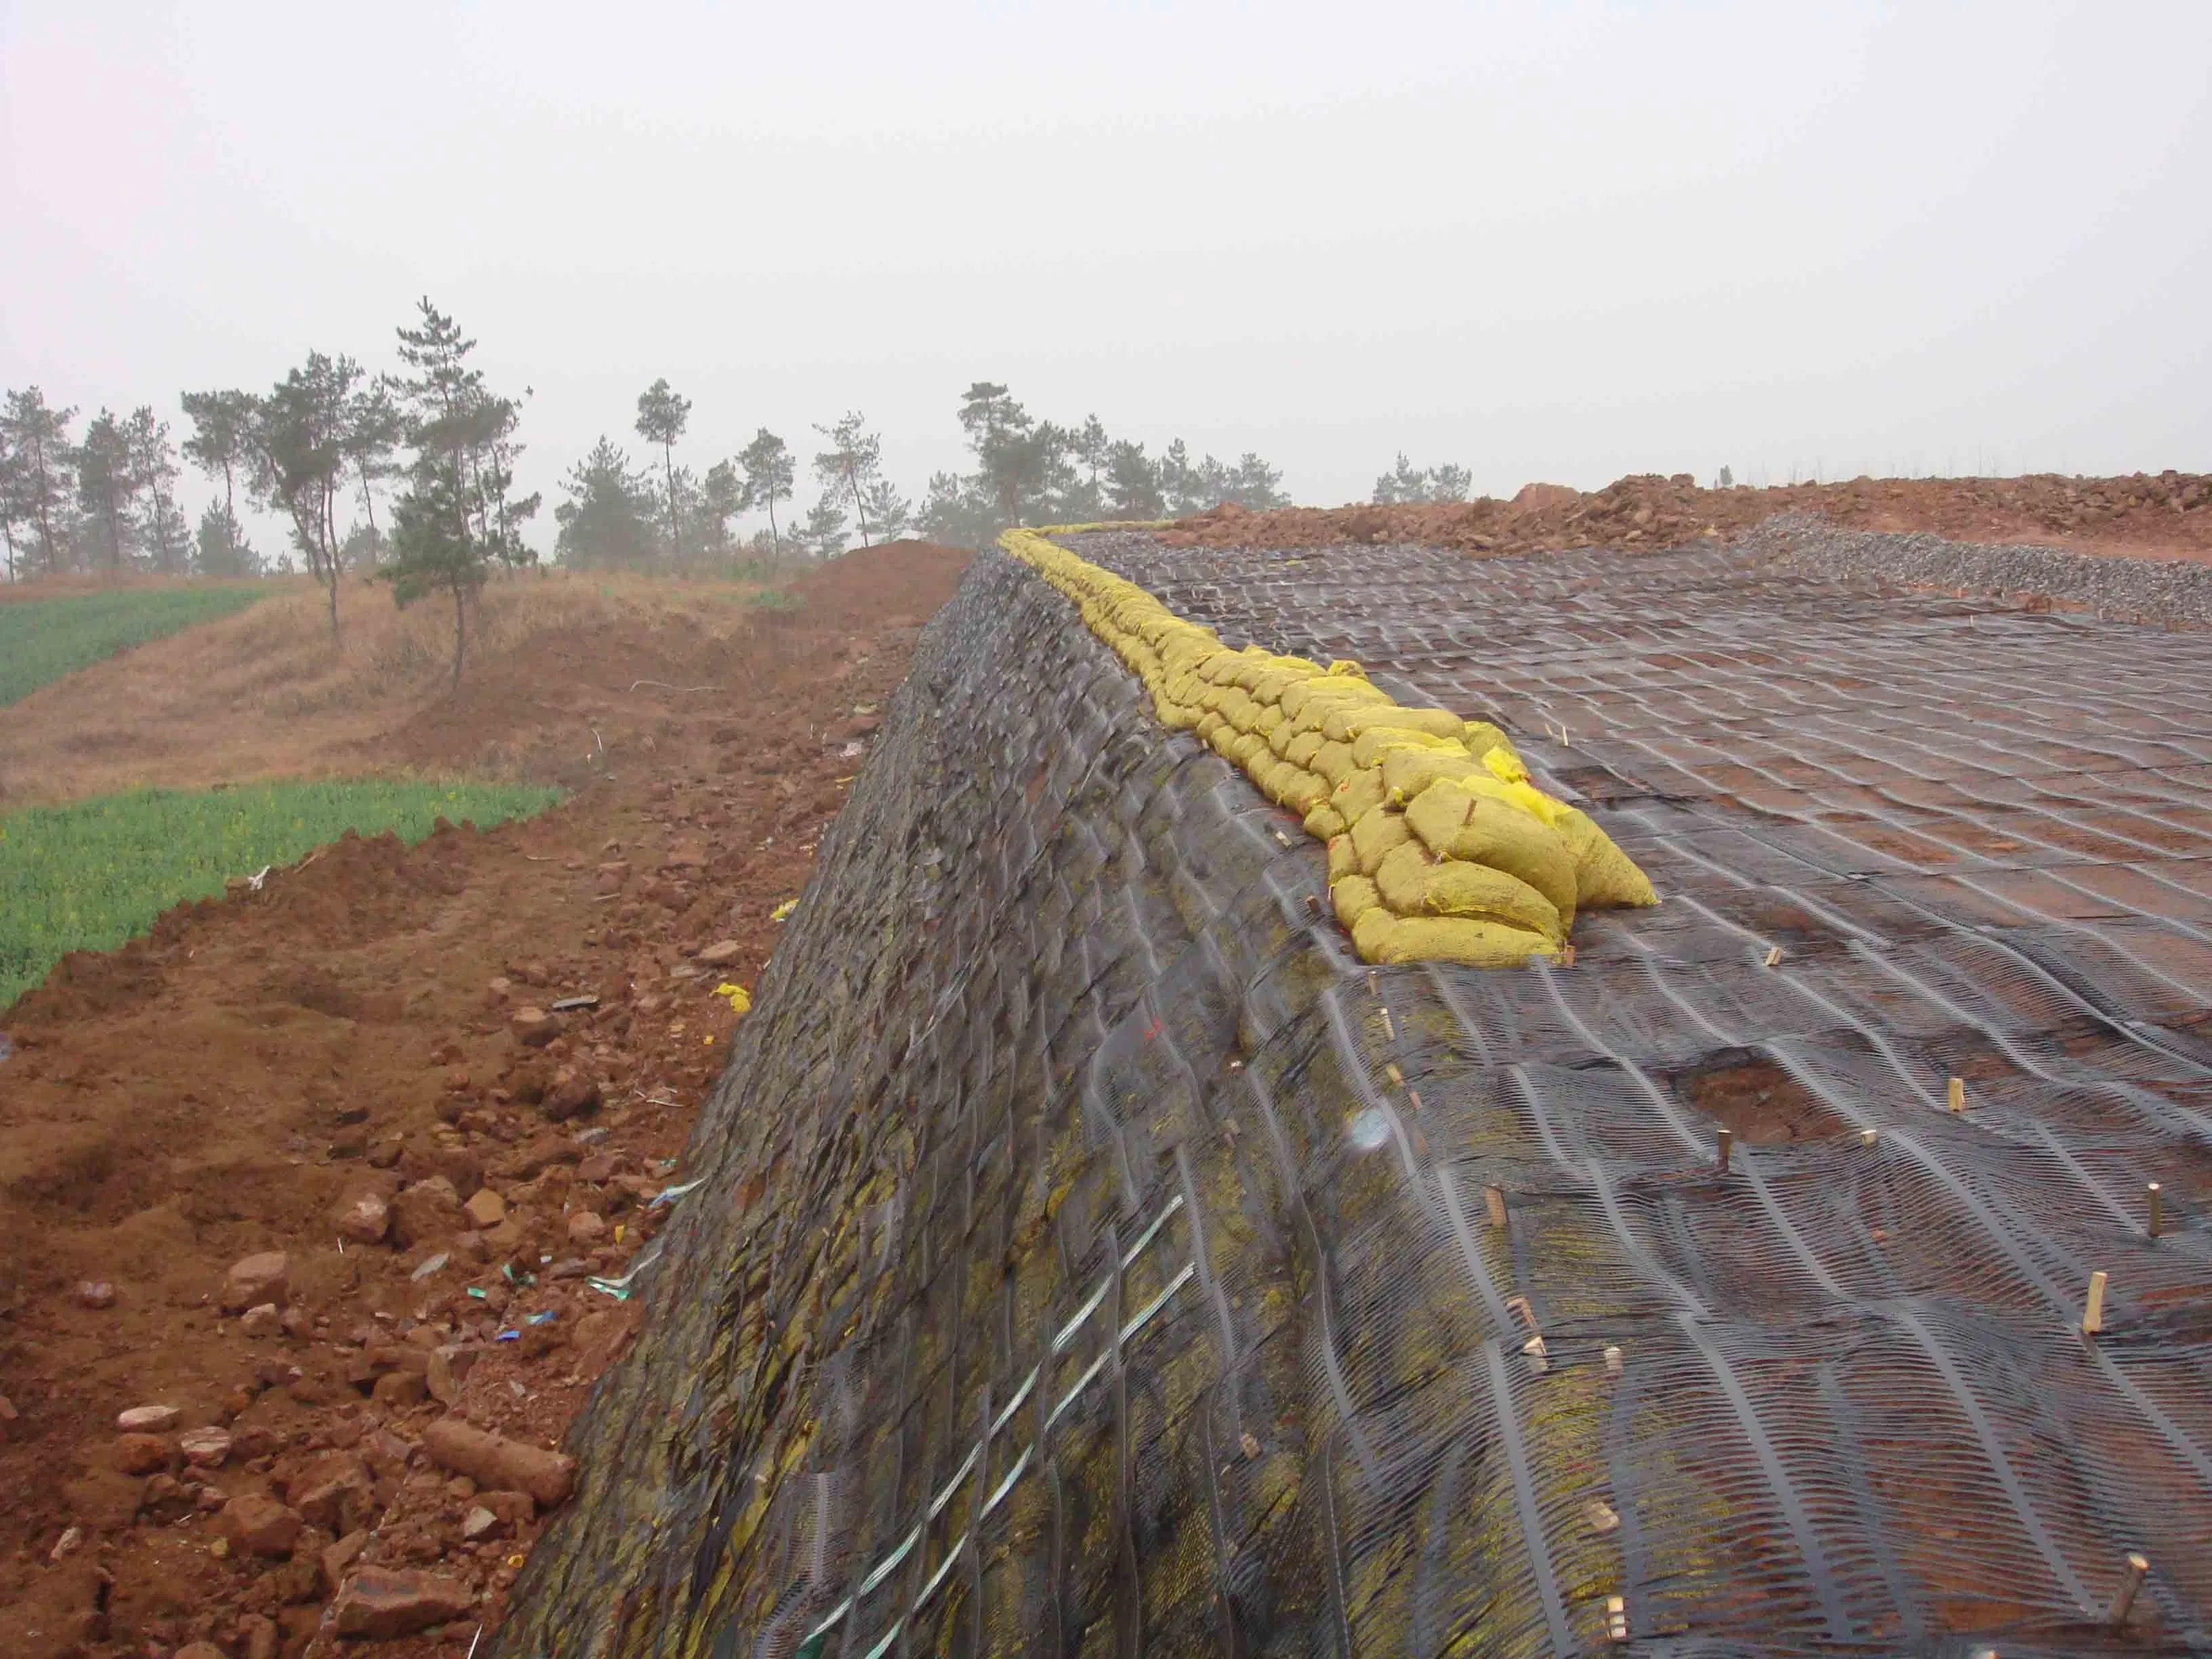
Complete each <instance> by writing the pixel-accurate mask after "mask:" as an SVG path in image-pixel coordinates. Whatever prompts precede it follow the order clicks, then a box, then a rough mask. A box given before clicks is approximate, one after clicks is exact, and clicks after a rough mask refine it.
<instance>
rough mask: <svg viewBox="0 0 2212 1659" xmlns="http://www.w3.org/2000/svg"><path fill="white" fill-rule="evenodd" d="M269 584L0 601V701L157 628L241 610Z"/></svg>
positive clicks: (140, 640) (166, 630) (152, 636)
mask: <svg viewBox="0 0 2212 1659" xmlns="http://www.w3.org/2000/svg"><path fill="white" fill-rule="evenodd" d="M268 592H269V590H268V589H267V588H265V587H262V586H246V585H244V584H240V585H235V586H223V587H139V588H126V589H124V590H122V591H120V592H114V593H77V594H71V595H70V596H68V597H67V598H64V599H19V600H16V601H15V603H13V604H10V605H0V705H5V704H8V703H11V702H15V700H16V699H17V698H19V697H27V696H30V695H31V693H32V692H33V691H35V690H38V689H39V688H40V686H42V685H44V684H46V683H47V682H49V681H51V680H58V679H59V678H61V677H62V676H63V675H64V674H67V673H71V672H73V671H76V670H77V669H80V668H84V667H87V666H89V665H91V664H93V663H96V662H98V661H99V660H100V659H101V658H103V657H112V656H113V655H114V654H115V653H117V652H118V651H128V650H129V649H130V648H131V647H132V646H134V645H143V644H145V643H146V641H149V640H158V639H160V638H161V636H162V635H165V634H173V633H176V632H177V631H178V630H179V629H185V628H190V627H191V625H192V624H193V623H204V622H212V621H214V620H215V619H216V617H227V616H228V615H230V613H231V612H232V611H243V610H244V609H245V608H246V606H247V605H252V604H253V603H254V602H255V601H256V600H257V599H263V598H264V597H266V595H267V593H268Z"/></svg>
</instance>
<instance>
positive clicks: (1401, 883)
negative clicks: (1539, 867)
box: [1355, 826, 1566, 939]
mask: <svg viewBox="0 0 2212 1659" xmlns="http://www.w3.org/2000/svg"><path fill="white" fill-rule="evenodd" d="M1355 828H1356V826H1355ZM1375 888H1376V891H1377V892H1379V893H1381V894H1382V895H1383V902H1384V903H1385V904H1387V905H1389V907H1390V908H1391V909H1393V910H1394V911H1395V912H1396V913H1397V914H1398V915H1401V916H1420V915H1431V916H1439V915H1441V916H1471V917H1474V918H1475V919H1477V920H1479V921H1502V922H1504V923H1506V924H1507V925H1508V926H1510V927H1525V928H1528V929H1529V930H1531V931H1532V932H1534V933H1541V934H1543V935H1544V936H1545V937H1546V938H1547V939H1565V937H1566V928H1565V927H1564V926H1563V925H1562V924H1561V922H1560V921H1559V907H1558V906H1557V905H1555V904H1553V902H1551V900H1549V899H1547V898H1546V897H1545V896H1543V895H1542V894H1541V893H1540V892H1538V891H1537V890H1535V889H1534V888H1533V887H1531V886H1530V885H1529V884H1528V883H1527V882H1525V881H1523V880H1522V879H1521V878H1519V877H1518V876H1509V875H1507V874H1506V873H1505V872H1504V871H1503V870H1493V869H1492V868H1491V867H1490V866H1488V865H1486V864H1473V863H1469V862H1468V861H1467V860H1464V859H1445V860H1437V859H1433V858H1431V857H1430V856H1429V852H1428V849H1427V848H1425V847H1423V846H1422V845H1421V844H1420V843H1419V842H1418V841H1415V840H1413V839H1411V838H1408V839H1407V841H1406V842H1404V843H1403V844H1401V845H1400V846H1397V847H1395V848H1391V849H1390V850H1389V852H1388V853H1386V854H1383V861H1382V863H1381V864H1380V865H1379V866H1377V867H1376V872H1375Z"/></svg>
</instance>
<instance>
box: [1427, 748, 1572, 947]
mask: <svg viewBox="0 0 2212 1659" xmlns="http://www.w3.org/2000/svg"><path fill="white" fill-rule="evenodd" d="M1406 822H1407V824H1408V825H1409V826H1410V827H1411V828H1412V829H1413V833H1414V834H1415V835H1416V836H1419V837H1420V838H1421V841H1422V843H1423V844H1424V845H1425V846H1426V847H1427V848H1428V849H1429V851H1430V853H1431V854H1433V855H1434V856H1435V857H1437V858H1440V859H1442V858H1454V859H1465V860H1468V861H1469V862H1471V863H1474V864H1486V865H1488V866H1490V867H1491V868H1492V869H1493V870H1503V871H1504V872H1505V873H1506V874H1507V875H1509V876H1516V877H1518V878H1520V879H1521V880H1522V881H1525V882H1527V883H1528V884H1529V885H1530V886H1531V887H1533V888H1534V889H1535V890H1537V891H1538V892H1540V893H1541V894H1542V895H1543V896H1545V897H1546V898H1547V899H1549V900H1550V901H1551V902H1552V903H1553V906H1554V907H1555V908H1557V909H1558V911H1559V925H1560V926H1561V927H1563V928H1572V927H1574V925H1575V910H1576V908H1577V905H1578V904H1579V903H1580V902H1581V883H1580V880H1579V878H1577V875H1576V873H1575V858H1574V854H1572V853H1571V852H1570V851H1568V850H1567V844H1566V842H1565V841H1564V840H1562V839H1561V838H1560V836H1559V832H1558V831H1557V830H1555V829H1553V828H1552V827H1551V826H1550V825H1549V824H1547V823H1545V822H1544V821H1543V820H1542V819H1541V818H1540V817H1537V816H1536V815H1535V814H1534V813H1533V812H1530V811H1526V810H1524V809H1523V808H1522V807H1521V806H1519V805H1516V804H1514V803H1512V802H1510V801H1504V800H1499V799H1497V798H1496V797H1495V796H1492V795H1485V794H1478V793H1475V792H1474V791H1473V790H1470V789H1468V788H1465V787H1462V786H1461V785H1459V784H1457V783H1454V782H1451V781H1443V782H1439V783H1436V784H1432V785H1431V787H1428V788H1426V789H1425V790H1423V791H1422V792H1421V793H1419V795H1417V796H1415V797H1414V798H1413V801H1412V802H1411V803H1410V804H1408V805H1407V808H1406Z"/></svg>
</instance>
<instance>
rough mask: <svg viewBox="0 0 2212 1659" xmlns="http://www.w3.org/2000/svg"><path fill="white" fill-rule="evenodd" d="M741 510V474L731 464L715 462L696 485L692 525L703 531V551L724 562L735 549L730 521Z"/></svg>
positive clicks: (743, 499) (742, 478)
mask: <svg viewBox="0 0 2212 1659" xmlns="http://www.w3.org/2000/svg"><path fill="white" fill-rule="evenodd" d="M744 510H745V480H744V473H742V472H741V471H739V470H738V464H737V463H736V462H735V461H717V462H715V463H714V465H712V466H710V467H708V469H707V476H706V477H704V478H702V479H701V480H700V483H699V501H698V507H697V509H696V513H695V514H694V517H693V520H692V522H693V523H695V524H696V525H698V526H700V527H701V529H702V531H703V532H704V536H703V538H702V539H703V540H704V541H705V543H706V551H707V552H708V555H710V556H712V557H714V558H717V559H726V558H728V557H729V556H731V554H732V553H733V552H734V551H735V550H736V544H735V543H734V542H732V540H731V539H730V521H731V520H732V519H735V518H736V517H737V516H738V514H739V513H743V512H744Z"/></svg>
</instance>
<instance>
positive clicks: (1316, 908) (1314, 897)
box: [1306, 893, 1321, 916]
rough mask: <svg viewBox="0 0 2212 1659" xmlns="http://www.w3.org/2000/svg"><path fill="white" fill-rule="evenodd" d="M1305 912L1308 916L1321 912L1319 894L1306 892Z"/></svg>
mask: <svg viewBox="0 0 2212 1659" xmlns="http://www.w3.org/2000/svg"><path fill="white" fill-rule="evenodd" d="M1306 914H1307V915H1310V916H1317V915H1320V914H1321V895H1320V894H1318V893H1308V894H1307V895H1306Z"/></svg>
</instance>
